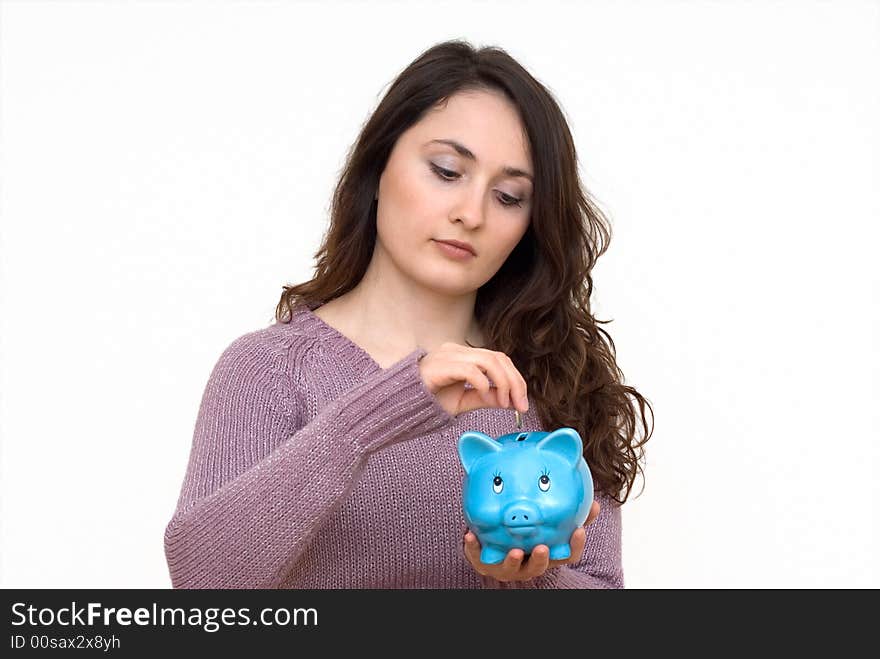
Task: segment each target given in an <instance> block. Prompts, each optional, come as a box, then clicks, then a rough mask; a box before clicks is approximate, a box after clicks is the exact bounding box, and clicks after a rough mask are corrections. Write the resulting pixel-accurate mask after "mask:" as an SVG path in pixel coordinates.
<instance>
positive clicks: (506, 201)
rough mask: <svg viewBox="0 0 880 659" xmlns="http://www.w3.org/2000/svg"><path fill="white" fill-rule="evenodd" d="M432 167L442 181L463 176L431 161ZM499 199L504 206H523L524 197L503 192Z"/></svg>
mask: <svg viewBox="0 0 880 659" xmlns="http://www.w3.org/2000/svg"><path fill="white" fill-rule="evenodd" d="M431 169H432V170H433V171H434V173H435V174H436V175H437V176H438V177H439V178H440V180H441V181H455V180H456V179H458V178H459V177H460V176H461V174H459V173H458V172H453V171H451V170H449V169H444V168H443V167H440V166H438V165H435V164H434V163H431ZM498 201H500V202H501V205H502V206H522V199H517V198H516V197H511V196H510V195H509V194H505V193H503V192H502V193H501V194H500V195H499V196H498Z"/></svg>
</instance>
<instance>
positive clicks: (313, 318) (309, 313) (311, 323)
mask: <svg viewBox="0 0 880 659" xmlns="http://www.w3.org/2000/svg"><path fill="white" fill-rule="evenodd" d="M322 305H323V303H322V302H319V303H315V304H314V305H313V304H308V305H307V304H305V303H303V304H300V305H297V306H296V307H295V310H296V311H297V313H299V314H300V320H301V322H302V323H303V325H304V326H305V327H306V328H307V329H309V330H311V331H312V332H313V333H314V334H315V335H317V336H318V337H319V338H323V339H326V340H328V341H329V342H330V343H335V344H336V345H340V344H341V345H342V346H345V347H347V348H348V349H347V351H346V352H348V353H349V355H350V356H353V357H354V358H355V359H356V360H357V365H358V366H360V367H361V370H362V371H363V372H366V371H374V372H385V371H386V370H387V369H384V368H382V366H381V365H380V364H379V362H377V361H376V360H375V359H373V356H372V355H371V354H370V353H368V352H367V351H366V350H364V349H363V348H362V347H361V346H359V345H358V344H357V343H355V342H354V341H352V340H351V339H350V338H348V337H347V336H346V335H345V334H343V333H342V332H340V331H339V330H338V329H336V328H335V327H333V326H332V325H330V324H329V323H327V321H325V320H324V319H323V318H321V317H320V316H317V315H316V314H315V313H314V310H315V309H317V308H318V307H320V306H322Z"/></svg>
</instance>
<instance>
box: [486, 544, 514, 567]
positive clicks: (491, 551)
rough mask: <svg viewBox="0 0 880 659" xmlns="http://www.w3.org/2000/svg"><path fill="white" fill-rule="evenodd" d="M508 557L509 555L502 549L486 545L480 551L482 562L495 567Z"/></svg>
mask: <svg viewBox="0 0 880 659" xmlns="http://www.w3.org/2000/svg"><path fill="white" fill-rule="evenodd" d="M506 555H507V554H505V553H504V552H503V551H501V550H500V549H496V548H495V547H492V546H491V545H485V546H484V547H483V548H482V549H481V550H480V562H481V563H485V564H486V565H494V564H496V563H500V562H501V561H503V560H504V557H505V556H506Z"/></svg>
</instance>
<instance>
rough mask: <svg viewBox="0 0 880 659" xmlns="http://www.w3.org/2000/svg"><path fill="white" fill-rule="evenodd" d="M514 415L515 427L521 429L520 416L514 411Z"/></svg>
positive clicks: (517, 411)
mask: <svg viewBox="0 0 880 659" xmlns="http://www.w3.org/2000/svg"><path fill="white" fill-rule="evenodd" d="M514 414H515V415H516V427H517V428H522V414H520V413H519V410H514Z"/></svg>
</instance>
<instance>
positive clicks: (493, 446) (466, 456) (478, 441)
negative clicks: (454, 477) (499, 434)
mask: <svg viewBox="0 0 880 659" xmlns="http://www.w3.org/2000/svg"><path fill="white" fill-rule="evenodd" d="M500 450H501V444H500V443H499V442H496V441H495V440H494V439H492V438H491V437H489V435H485V434H483V433H481V432H477V431H476V430H468V431H467V432H466V433H463V434H462V436H461V437H459V438H458V457H459V458H460V459H461V464H462V466H463V467H464V472H465V473H466V474H469V473H471V467H473V466H474V463H475V462H476V461H477V460H479V459H480V458H482V457H483V456H484V455H489V454H490V453H494V452H495V451H500Z"/></svg>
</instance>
